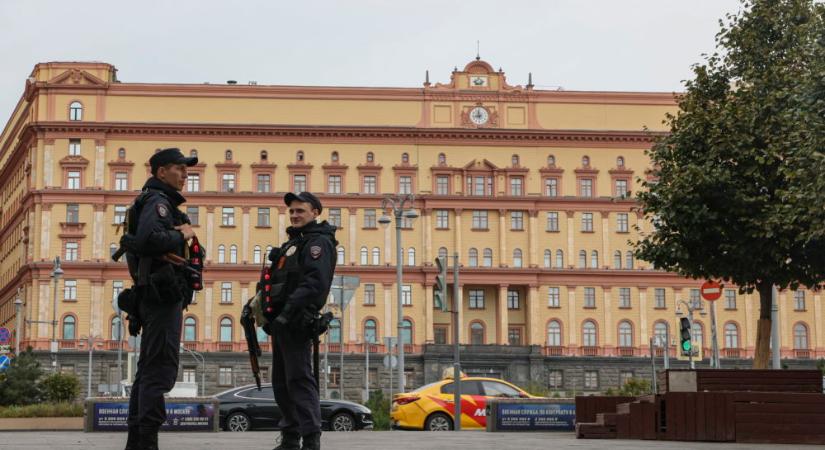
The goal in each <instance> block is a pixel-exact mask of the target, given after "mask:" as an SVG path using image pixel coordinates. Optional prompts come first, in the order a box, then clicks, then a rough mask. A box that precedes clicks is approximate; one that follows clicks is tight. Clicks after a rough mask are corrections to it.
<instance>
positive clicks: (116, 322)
mask: <svg viewBox="0 0 825 450" xmlns="http://www.w3.org/2000/svg"><path fill="white" fill-rule="evenodd" d="M110 331H111V332H110V333H109V336H112V340H113V341H119V340H121V339H122V338H123V337H122V336H123V333H122V328H121V327H120V317H118V316H115V317H112V326H111V327H110Z"/></svg>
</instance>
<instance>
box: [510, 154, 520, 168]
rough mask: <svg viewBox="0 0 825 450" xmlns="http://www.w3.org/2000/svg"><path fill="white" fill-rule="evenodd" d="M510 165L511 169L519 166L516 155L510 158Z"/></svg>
mask: <svg viewBox="0 0 825 450" xmlns="http://www.w3.org/2000/svg"><path fill="white" fill-rule="evenodd" d="M510 164H511V165H512V166H513V167H518V165H519V157H518V155H513V156H511V157H510Z"/></svg>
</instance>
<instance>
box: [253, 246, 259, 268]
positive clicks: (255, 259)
mask: <svg viewBox="0 0 825 450" xmlns="http://www.w3.org/2000/svg"><path fill="white" fill-rule="evenodd" d="M252 263H253V264H260V263H261V246H260V245H256V246H255V248H253V249H252Z"/></svg>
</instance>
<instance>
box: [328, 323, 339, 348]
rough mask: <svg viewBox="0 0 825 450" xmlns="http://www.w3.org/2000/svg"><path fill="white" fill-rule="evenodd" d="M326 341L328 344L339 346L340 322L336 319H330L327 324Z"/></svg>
mask: <svg viewBox="0 0 825 450" xmlns="http://www.w3.org/2000/svg"><path fill="white" fill-rule="evenodd" d="M327 333H329V334H328V339H329V343H330V344H340V343H341V321H340V320H338V319H332V320H331V321H330V322H329V329H328V331H327Z"/></svg>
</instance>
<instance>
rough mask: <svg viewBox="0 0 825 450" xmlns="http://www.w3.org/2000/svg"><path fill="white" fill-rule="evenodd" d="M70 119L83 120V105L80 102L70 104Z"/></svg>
mask: <svg viewBox="0 0 825 450" xmlns="http://www.w3.org/2000/svg"><path fill="white" fill-rule="evenodd" d="M69 120H72V121H74V120H83V105H81V104H80V102H72V103H71V104H69Z"/></svg>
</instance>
